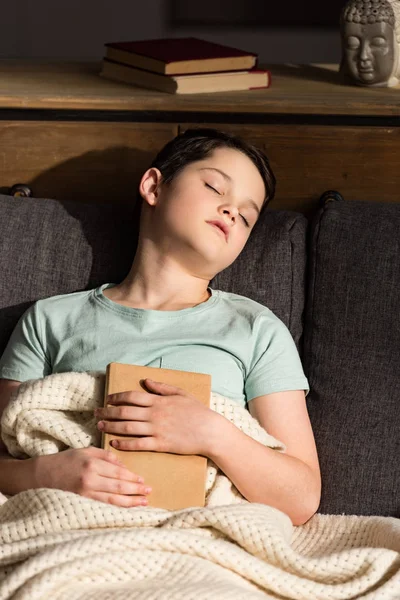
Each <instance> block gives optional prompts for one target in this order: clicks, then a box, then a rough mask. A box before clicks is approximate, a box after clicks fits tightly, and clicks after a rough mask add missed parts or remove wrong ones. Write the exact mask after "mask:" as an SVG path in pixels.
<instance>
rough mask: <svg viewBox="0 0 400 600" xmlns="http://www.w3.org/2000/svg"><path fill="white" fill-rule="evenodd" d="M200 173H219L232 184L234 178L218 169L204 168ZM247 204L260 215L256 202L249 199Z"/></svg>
mask: <svg viewBox="0 0 400 600" xmlns="http://www.w3.org/2000/svg"><path fill="white" fill-rule="evenodd" d="M200 171H217V172H218V173H220V174H221V175H222V177H223V178H224V179H226V181H229V183H232V177H231V176H230V175H228V173H225V171H221V169H217V168H216V167H202V168H201V169H200ZM246 202H247V204H250V205H251V206H252V207H253V208H254V209H255V210H256V211H257V214H258V215H259V214H260V209H259V208H258V206H257V204H256V202H254V200H252V198H247V200H246Z"/></svg>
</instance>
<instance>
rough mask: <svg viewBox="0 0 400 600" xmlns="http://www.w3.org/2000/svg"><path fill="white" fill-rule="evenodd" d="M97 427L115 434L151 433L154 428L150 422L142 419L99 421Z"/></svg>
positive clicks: (104, 431)
mask: <svg viewBox="0 0 400 600" xmlns="http://www.w3.org/2000/svg"><path fill="white" fill-rule="evenodd" d="M97 427H98V429H99V430H100V431H102V432H103V433H111V434H115V435H153V430H154V427H153V425H152V423H149V422H144V421H100V422H99V423H98V424H97Z"/></svg>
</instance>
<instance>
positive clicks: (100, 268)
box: [0, 195, 307, 354]
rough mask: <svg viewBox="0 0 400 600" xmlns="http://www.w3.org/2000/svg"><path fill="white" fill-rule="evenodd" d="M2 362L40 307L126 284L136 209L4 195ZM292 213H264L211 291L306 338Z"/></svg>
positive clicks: (301, 238) (0, 203)
mask: <svg viewBox="0 0 400 600" xmlns="http://www.w3.org/2000/svg"><path fill="white" fill-rule="evenodd" d="M0 215H1V221H0V223H1V224H0V270H1V273H2V277H1V279H0V354H1V353H2V352H3V350H4V348H5V346H6V343H7V341H8V339H9V336H10V335H11V332H12V330H13V328H14V326H15V324H16V322H17V320H18V318H19V317H20V315H21V314H22V313H23V312H24V311H25V310H26V309H27V308H28V307H29V306H30V305H31V304H32V303H33V302H34V301H35V300H37V299H39V298H46V297H49V296H54V295H56V294H66V293H70V292H74V291H79V290H84V289H90V288H93V287H96V286H98V285H100V284H102V283H105V282H118V281H121V280H122V279H123V278H124V277H125V275H126V274H127V273H128V271H129V269H130V266H131V263H132V260H133V257H134V253H135V249H136V245H137V233H138V232H137V224H136V223H137V218H136V211H135V208H134V202H132V203H128V202H126V203H125V204H124V205H123V206H122V205H119V206H118V207H117V206H115V205H114V206H113V205H111V204H82V203H76V202H66V201H57V200H50V199H32V198H14V197H10V196H4V195H0ZM306 226H307V221H306V219H305V217H304V216H303V215H301V214H297V213H293V212H284V211H282V212H280V211H279V212H275V211H271V212H268V211H267V212H266V213H265V215H264V218H263V220H262V221H260V222H259V223H258V225H257V229H256V230H255V231H254V232H253V234H252V237H251V238H250V240H249V242H248V244H247V245H246V247H245V249H244V251H243V253H242V254H241V255H240V257H239V258H238V260H237V261H235V263H233V265H231V266H230V267H229V268H228V269H226V270H225V271H224V272H223V273H221V274H219V275H218V276H217V277H215V278H214V280H212V282H211V287H214V288H219V289H222V290H224V291H230V292H234V293H237V294H243V295H245V296H248V297H250V298H252V299H254V300H256V301H257V302H260V303H261V304H264V305H266V306H268V307H269V308H271V310H273V311H274V312H275V313H276V314H277V315H278V316H279V317H280V318H281V319H282V320H283V322H284V323H285V324H286V325H287V326H288V327H289V329H290V331H291V333H292V335H293V337H294V339H295V341H296V343H299V340H300V338H301V335H302V317H303V306H304V270H305V232H306Z"/></svg>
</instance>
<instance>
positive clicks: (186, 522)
mask: <svg viewBox="0 0 400 600" xmlns="http://www.w3.org/2000/svg"><path fill="white" fill-rule="evenodd" d="M86 375H87V377H85V376H82V377H79V378H76V379H75V374H74V375H71V377H69V376H65V377H63V378H60V379H62V380H63V381H62V382H60V381H58V379H59V378H56V377H55V376H53V375H51V376H49V378H44V380H42V386H43V387H42V389H44V387H46V386H47V383H48V381H49V379H50V378H53V382H52V383H51V385H53V383H54V380H56V379H57V385H59V391H57V395H60V398H61V400H60V402H65V403H66V404H65V406H64V409H60V417H61V418H60V424H61V425H60V431H62V432H63V433H62V434H61V433H58V432H57V434H56V435H55V438H54V439H55V440H58V441H55V442H54V443H55V444H56V446H57V444H59V443H60V441H59V440H60V436H64V437H63V439H64V440H66V439H67V437H66V436H67V434H66V433H65V430H67V431H69V425H70V423H71V421H72V420H73V419H72V415H70V419H65V416H66V415H65V414H63V411H68V402H70V400H71V398H72V397H74V396H75V395H76V396H77V397H78V396H79V394H76V393H75V392H76V389H77V388H76V386H78V388H79V389H80V390H81V392H80V393H81V395H82V389H83V387H84V386H83V385H82V388H80V387H79V386H80V384H81V383H82V382H87V383H88V386H89V387H88V389H89V388H90V385H91V386H92V387H91V388H90V390H91V392H90V394H92V396H90V394H89V396H90V397H91V398H92V401H93V404H92V405H91V408H90V409H89V407H88V402H89V400H88V398H89V396H88V397H87V398H86V400H85V399H83V398H82V401H81V403H79V402H78V403H77V405H76V407H75V409H74V410H73V411H72V412H73V413H74V417H75V416H76V414H78V415H79V414H80V413H82V421H81V425H80V429H81V438H80V436H79V434H75V433H70V434H69V435H71V439H74V440H76V439H78V440H79V439H83V440H86V442H85V444H84V445H88V444H87V440H88V437H89V438H90V436H91V435H92V434H91V431H92V425H90V419H89V418H88V415H87V414H86V413H87V412H88V411H89V410H90V411H91V410H92V409H93V408H94V407H95V405H96V403H95V400H96V393H95V392H96V389H97V390H100V389H101V379H98V378H96V377H97V376H93V375H90V374H86ZM73 378H74V382H72V379H73ZM45 379H47V380H48V381H47V382H45ZM78 379H79V382H78ZM89 382H91V383H90V385H89ZM63 384H65V385H63ZM96 386H98V387H96ZM33 389H35V392H34V393H30V391H32V390H33ZM54 389H55V388H54ZM54 389H53V392H54ZM19 390H21V391H20V393H16V394H15V395H14V396H13V399H12V401H11V403H12V405H13V410H14V409H15V406H16V405H18V404H19V403H20V402H21V403H22V402H23V401H25V400H26V398H27V397H28V396H29V395H30V396H31V398H32V402H33V406H32V410H38V407H37V405H38V404H40V400H39V396H40V393H39V390H40V384H39V382H38V381H36V382H34V381H32V382H27V383H26V384H24V387H23V386H20V388H19ZM29 390H30V391H29ZM66 390H69V392H67V391H66ZM83 395H84V394H83ZM36 398H38V399H37V402H36ZM68 398H69V400H68ZM42 400H43V398H42ZM97 400H98V398H97ZM219 400H221V404H222V405H223V406H226V407H227V406H228V404H229V402H228V400H227V399H225V400H223V399H222V398H215V402H216V404H215V406H217V405H218V402H219ZM52 401H53V402H54V398H53V399H52ZM49 402H50V400H49ZM50 404H51V402H50ZM78 408H79V409H78ZM39 410H40V409H39ZM48 410H50V411H55V412H57V411H56V409H55V408H54V406H51V407H49V409H48ZM10 411H11V408H9V409H7V415H8V416H7V417H5V419H4V421H5V422H8V419H9V418H10ZM22 412H24V411H22ZM27 412H28V413H29V409H28V410H27ZM228 413H229V414H231V417H232V419H233V421H232V422H235V420H236V417H237V415H239V414H240V413H241V411H236V408H235V407H233V408H232V410H228ZM67 415H68V412H67ZM51 420H52V425H53V429H52V430H51V431H54V430H56V431H57V430H58V426H57V414H56V415H55V416H54V418H53V416H52V417H51ZM17 421H19V419H16V421H15V423H16V422H17ZM21 422H32V421H30V420H29V417H28V415H25V416H24V419H23V421H21ZM88 423H89V424H88ZM85 424H86V425H85ZM238 424H239V425H240V424H241V426H242V427H243V428H244V430H246V420H245V419H244V420H243V422H242V421H241V416H239V417H238ZM43 427H44V428H45V429H46V428H47V430H48V433H47V434H46V436H43V439H42V436H41V435H40V434H39V433H35V432H36V431H37V429H36V428H35V427H33V428H31V430H30V431H31V433H29V434H28V433H27V431H26V428H25V434H24V435H25V437H26V438H31V439H33V438H34V437H35V436H36V437H37V438H38V440H39V442H40V443H41V442H42V441H44V442H45V443H46V444H47V443H49V444H51V443H52V440H51V435H52V434H51V431H50V429H49V427H50V426H49V425H48V424H47V425H43ZM254 427H255V428H256V429H257V426H256V425H254ZM22 429H23V428H21V431H22ZM73 431H75V430H73ZM259 433H262V432H259ZM7 435H10V438H11V437H13V436H12V434H11V433H10V432H8V434H7ZM7 435H6V438H7ZM267 435H268V434H267ZM17 437H18V436H17V435H15V436H14V438H13V439H17ZM10 438H8V439H10ZM44 438H46V439H44ZM62 443H65V441H63V442H62ZM74 443H82V441H81V442H77V441H75V442H74ZM24 444H25V446H24V447H25V449H26V448H27V447H28V441H26V442H25V441H24ZM278 446H279V444H278ZM31 447H35V443H33V442H31ZM41 447H42V448H50V446H46V445H45V446H41ZM74 447H81V446H79V445H78V446H74ZM18 451H21V450H18ZM24 451H25V450H24ZM56 451H57V450H56ZM250 462H251V461H249V464H250ZM219 476H220V472H217V474H216V477H215V479H216V480H218V478H219ZM228 496H229V500H230V501H229V502H227V503H226V504H218V505H214V506H210V505H207V506H205V507H202V508H199V507H194V508H187V509H183V510H177V511H168V510H162V509H157V508H150V507H143V508H142V507H135V508H121V507H117V506H113V505H110V504H106V503H103V502H98V501H96V500H91V499H89V498H85V497H82V496H80V495H78V494H74V493H72V492H66V491H62V490H56V489H44V488H42V489H31V490H27V491H24V492H21V493H19V494H17V495H15V496H13V497H11V498H9V499H8V500H7V499H6V498H5V497H3V500H4V502H3V504H1V506H0V600H11V598H12V599H13V600H39V599H40V600H43V599H44V598H52V600H53V599H54V600H67V599H68V600H71V599H72V600H111V598H112V600H131V599H132V600H139V599H140V600H183V599H185V600H198V599H199V598H200V599H203V598H207V599H209V598H210V599H214V598H215V599H218V600H243V599H244V598H246V600H247V599H249V600H253V599H254V600H256V599H261V598H266V599H275V600H277V599H278V598H279V599H280V600H283V599H288V600H289V599H290V600H345V599H350V598H352V599H353V598H354V599H355V598H357V599H358V598H365V599H368V600H371V599H374V600H389V599H390V600H397V599H399V598H400V519H395V518H391V517H360V516H341V515H314V517H312V519H310V521H308V523H306V524H305V525H303V526H300V527H293V525H292V523H291V521H290V519H289V517H288V516H287V515H285V514H284V513H283V512H281V511H279V510H277V509H275V508H272V507H270V506H266V505H263V504H258V503H250V502H247V501H245V500H244V499H243V498H242V501H241V502H239V503H238V502H236V497H235V495H234V494H232V493H230V494H229V493H228V494H227V496H226V497H228Z"/></svg>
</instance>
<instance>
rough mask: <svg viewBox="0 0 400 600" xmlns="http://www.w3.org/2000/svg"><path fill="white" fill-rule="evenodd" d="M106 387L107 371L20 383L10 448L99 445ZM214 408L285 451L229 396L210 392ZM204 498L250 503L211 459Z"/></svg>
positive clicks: (8, 423) (24, 454)
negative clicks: (96, 412)
mask: <svg viewBox="0 0 400 600" xmlns="http://www.w3.org/2000/svg"><path fill="white" fill-rule="evenodd" d="M104 386H105V375H104V373H102V372H96V371H92V372H86V373H75V372H69V373H54V374H53V375H48V376H47V377H44V378H42V379H36V380H31V381H27V382H25V383H23V384H22V385H20V386H19V388H17V390H16V391H15V392H14V393H13V394H12V396H11V398H10V402H9V404H8V406H7V407H6V409H5V410H4V412H3V415H2V419H1V434H2V438H3V441H4V443H5V445H6V446H7V449H8V452H9V453H10V454H11V455H12V456H15V457H16V458H29V457H32V456H42V455H44V454H54V453H55V452H59V451H61V450H65V449H67V448H86V447H87V446H100V440H101V435H100V432H99V431H98V429H97V427H96V423H97V420H96V418H95V417H94V414H93V411H94V409H95V408H96V407H97V406H102V405H103V398H104ZM210 408H211V409H212V410H215V411H216V412H218V413H220V414H221V415H223V416H224V417H225V418H226V419H228V420H229V421H231V422H232V423H234V424H235V425H236V426H237V427H239V429H241V430H242V431H243V432H244V433H246V434H247V435H249V436H250V437H252V438H253V439H255V440H257V441H258V442H260V443H262V444H264V445H265V446H268V447H269V448H274V449H276V450H280V451H283V450H285V446H284V444H282V443H281V442H279V441H278V440H276V439H275V438H274V437H273V436H272V435H269V434H268V433H267V432H266V431H265V429H263V427H261V425H260V424H259V422H258V421H257V420H256V419H255V418H254V417H252V415H251V414H250V413H249V411H248V410H246V409H245V408H243V407H242V406H239V405H238V404H237V403H235V402H234V401H233V400H231V399H230V398H226V397H225V396H221V395H220V394H214V393H211V397H210ZM205 500H206V505H216V504H232V503H234V502H247V501H246V500H245V499H244V498H243V496H242V494H241V493H240V492H239V490H238V489H237V488H236V487H235V486H234V485H233V484H232V483H231V481H230V480H229V479H228V478H227V477H226V476H225V475H224V474H223V473H222V472H221V470H220V469H218V468H217V466H216V465H215V464H214V463H213V462H212V461H211V460H210V459H208V460H207V477H206V498H205ZM0 502H1V499H0Z"/></svg>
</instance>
